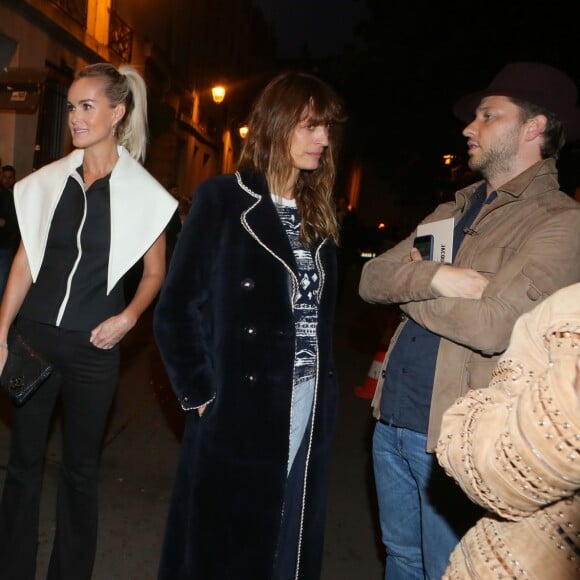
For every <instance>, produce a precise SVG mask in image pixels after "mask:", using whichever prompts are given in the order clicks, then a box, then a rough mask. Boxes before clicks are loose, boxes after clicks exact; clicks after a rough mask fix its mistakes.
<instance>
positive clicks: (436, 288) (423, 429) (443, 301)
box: [359, 62, 580, 580]
mask: <svg viewBox="0 0 580 580" xmlns="http://www.w3.org/2000/svg"><path fill="white" fill-rule="evenodd" d="M576 100H577V89H576V86H575V84H574V82H573V81H572V80H571V79H570V78H568V77H567V76H566V75H565V74H564V73H562V72H561V71H559V70H557V69H555V68H553V67H551V66H548V65H545V64H541V63H534V62H518V63H512V64H509V65H507V66H505V67H504V68H503V69H502V70H501V71H500V72H499V73H498V74H497V76H496V77H495V78H494V79H493V81H492V82H491V84H490V85H489V87H488V88H487V89H485V90H483V91H480V92H478V93H474V94H471V95H468V96H466V97H464V98H462V99H461V100H460V101H459V102H458V103H457V104H456V105H455V108H454V112H455V114H456V115H457V116H458V117H459V118H460V119H461V120H463V121H465V122H466V123H469V124H468V125H467V126H466V127H465V129H464V130H463V135H464V136H465V137H466V138H467V152H468V155H469V167H470V168H471V169H472V170H474V171H476V172H478V173H479V174H480V175H481V177H482V178H483V179H482V180H481V181H478V182H477V183H474V184H472V185H470V186H468V187H466V188H464V189H462V190H460V191H458V192H457V193H456V194H455V200H454V201H452V202H448V203H445V204H442V205H440V206H438V207H437V208H436V209H435V211H434V212H433V213H432V214H430V215H429V216H427V217H426V218H425V219H424V220H423V222H422V223H424V224H431V222H437V221H439V220H444V219H448V218H453V224H454V227H453V253H452V255H453V259H452V263H450V264H447V263H441V262H438V261H435V260H423V259H422V258H421V254H420V253H419V251H418V250H417V249H415V248H413V241H414V239H415V237H416V235H417V232H416V231H415V232H413V233H412V234H411V235H410V236H409V237H408V238H407V239H405V240H403V241H402V242H400V243H399V244H398V245H396V246H395V247H394V248H392V249H390V250H388V251H387V252H385V253H384V254H381V255H380V256H377V257H376V258H374V259H372V260H370V261H369V262H367V263H366V264H365V266H364V268H363V271H362V276H361V281H360V289H359V290H360V295H361V297H362V298H363V299H364V300H366V301H367V302H372V303H379V304H399V305H400V308H401V310H402V313H403V316H402V321H401V324H400V325H399V327H398V328H397V330H396V332H395V334H394V336H393V339H392V341H391V345H390V347H389V350H388V352H387V356H386V357H385V362H384V363H383V368H382V373H381V379H380V380H379V381H378V384H377V391H376V394H375V397H374V399H373V403H372V407H373V414H374V416H375V417H376V418H377V419H378V421H377V423H376V426H375V431H374V436H373V462H374V472H375V482H376V488H377V496H378V504H379V516H380V522H381V530H382V536H383V543H384V544H385V547H386V550H387V561H386V571H385V578H388V580H399V579H403V580H412V579H415V578H417V579H423V578H430V579H439V578H441V576H442V575H443V572H444V571H445V568H446V566H447V562H448V559H449V555H450V553H451V551H452V550H453V548H454V546H455V544H456V543H457V541H458V540H459V538H460V537H461V535H462V534H463V533H464V532H465V531H466V530H467V528H468V527H470V525H471V524H472V523H473V522H474V521H475V519H476V518H477V516H478V515H479V512H478V511H476V508H475V507H474V506H473V504H471V502H469V501H468V500H467V498H466V497H465V496H463V494H462V492H461V489H460V488H459V487H458V486H457V485H456V484H455V483H454V482H453V480H452V479H450V478H448V477H446V476H445V475H444V473H443V471H442V469H441V468H440V467H439V465H438V463H437V460H436V457H435V455H434V453H433V452H434V449H435V445H436V443H437V440H438V437H439V431H440V424H441V417H442V414H443V412H444V411H445V410H446V409H447V408H448V407H449V406H451V405H452V404H453V402H454V401H455V400H456V399H457V398H458V397H459V396H461V395H463V394H464V393H466V392H467V390H468V389H472V388H483V387H486V386H487V385H488V383H489V380H490V378H491V373H492V370H493V368H494V366H495V364H496V361H497V359H498V358H499V355H500V354H501V353H502V352H503V351H504V350H505V349H506V347H507V345H508V342H509V338H510V334H511V330H512V327H513V325H514V323H515V321H516V319H517V318H518V317H519V316H520V315H521V314H523V313H524V312H527V311H529V310H531V309H532V308H533V307H534V306H536V305H537V304H539V303H540V302H541V301H542V300H543V299H544V298H546V297H547V296H549V295H550V294H552V293H553V292H554V291H556V290H557V289H559V288H561V287H564V286H567V285H569V284H573V283H575V282H578V281H580V235H579V232H580V204H578V202H576V201H575V200H573V199H572V198H571V197H570V196H568V195H566V194H565V193H563V192H562V191H560V190H559V185H558V172H557V169H556V158H557V156H558V153H559V151H560V149H561V148H562V146H563V145H564V143H565V141H566V139H569V140H574V139H578V138H580V109H578V107H577V103H576ZM429 227H433V226H432V225H431V226H427V228H429ZM506 388H509V385H506Z"/></svg>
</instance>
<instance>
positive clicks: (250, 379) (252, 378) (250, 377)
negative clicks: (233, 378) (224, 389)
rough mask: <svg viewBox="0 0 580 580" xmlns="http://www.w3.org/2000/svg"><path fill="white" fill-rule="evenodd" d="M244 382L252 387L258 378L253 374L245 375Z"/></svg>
mask: <svg viewBox="0 0 580 580" xmlns="http://www.w3.org/2000/svg"><path fill="white" fill-rule="evenodd" d="M244 380H245V381H246V382H248V383H250V384H251V385H253V384H255V382H256V381H257V380H258V377H257V376H256V375H255V374H254V373H247V374H246V375H245V376H244Z"/></svg>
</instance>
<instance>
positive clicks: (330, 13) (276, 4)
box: [254, 0, 367, 58]
mask: <svg viewBox="0 0 580 580" xmlns="http://www.w3.org/2000/svg"><path fill="white" fill-rule="evenodd" d="M254 3H255V4H256V5H257V6H259V7H260V8H261V9H262V11H263V12H264V15H265V17H266V20H267V21H268V22H270V23H271V24H273V26H274V29H275V31H276V36H277V39H278V43H279V56H280V57H282V58H296V57H298V56H300V55H301V54H302V52H303V50H304V49H305V48H307V50H308V51H309V52H310V53H311V54H312V55H313V56H316V57H326V56H329V55H336V54H338V53H340V52H342V51H343V50H344V49H345V47H347V46H348V45H352V44H356V42H357V39H356V35H355V34H354V32H353V29H354V27H355V26H356V25H357V23H358V22H360V21H361V20H362V19H364V18H365V17H366V16H367V9H366V2H365V0H291V1H288V0H254Z"/></svg>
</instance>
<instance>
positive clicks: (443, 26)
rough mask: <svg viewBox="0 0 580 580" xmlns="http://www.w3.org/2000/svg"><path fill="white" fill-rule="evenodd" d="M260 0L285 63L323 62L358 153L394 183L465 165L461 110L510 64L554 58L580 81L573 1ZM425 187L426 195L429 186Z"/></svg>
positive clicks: (566, 163)
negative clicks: (447, 161)
mask: <svg viewBox="0 0 580 580" xmlns="http://www.w3.org/2000/svg"><path fill="white" fill-rule="evenodd" d="M254 2H255V3H256V5H258V6H260V7H261V8H262V9H263V12H264V15H265V17H266V19H267V20H268V21H269V22H271V23H272V24H273V26H274V30H275V32H276V36H277V39H278V44H279V57H280V58H281V59H287V58H288V59H297V58H302V57H304V55H305V54H310V55H311V56H312V58H313V59H314V60H315V59H317V58H318V59H321V63H322V64H321V65H320V69H319V70H320V72H321V73H322V74H321V76H323V77H325V78H326V80H328V81H330V82H331V84H332V85H333V86H334V87H335V88H336V89H337V90H338V92H339V93H340V94H341V95H342V96H343V98H344V99H345V101H346V103H347V105H348V111H349V116H350V122H349V125H350V133H349V135H348V143H347V146H348V148H349V149H350V152H351V153H354V154H355V155H359V156H360V157H361V158H364V159H365V160H367V161H369V162H370V163H373V164H374V166H375V167H376V173H377V174H378V178H379V179H385V180H388V181H389V183H394V182H397V180H398V182H399V183H405V182H406V181H407V177H406V176H405V175H408V174H409V173H410V174H411V175H412V176H413V177H416V176H418V175H419V171H418V168H416V165H415V164H416V162H417V160H420V162H421V163H423V164H424V166H423V169H424V173H425V175H427V176H428V177H427V181H429V180H430V183H429V186H434V184H433V179H432V176H433V175H434V174H435V170H436V165H437V164H440V163H441V159H442V155H443V154H448V153H450V154H454V155H456V156H458V158H461V157H463V159H462V162H464V161H465V158H466V145H465V138H464V137H463V136H462V135H461V131H462V129H463V127H464V124H463V123H462V122H460V121H459V120H458V119H456V118H455V117H454V116H453V113H452V107H453V104H454V103H455V102H456V100H457V99H458V98H460V97H461V96H463V95H464V94H467V93H470V92H473V91H475V90H479V89H482V88H485V87H486V86H487V85H488V84H489V82H490V81H491V80H492V78H493V77H494V76H495V74H497V72H498V71H499V70H500V69H501V68H502V66H503V65H505V64H507V63H509V62H516V61H539V62H545V63H547V64H551V65H553V66H556V67H558V68H560V69H562V70H564V71H565V72H566V73H568V74H569V75H570V76H571V77H572V78H574V80H575V81H576V83H577V85H580V40H579V38H580V36H579V27H578V19H577V18H576V15H575V5H576V4H577V2H573V1H570V0H550V2H549V3H539V2H537V1H534V0H486V2H485V3H479V4H469V3H466V2H465V1H464V0H461V1H460V0H446V2H444V3H439V2H434V1H432V0H413V1H412V2H405V3H394V2H389V1H388V0H254ZM305 49H306V51H305ZM330 57H335V58H334V59H332V58H330ZM324 67H329V68H327V69H325V68H324ZM563 153H564V154H563V155H562V156H561V161H560V162H559V163H560V165H561V167H564V169H566V171H565V176H564V174H562V177H563V179H562V181H564V182H565V183H564V184H563V185H565V187H563V188H564V190H565V191H570V190H571V191H573V189H574V187H575V183H576V182H577V183H579V184H580V143H574V144H569V145H568V146H567V148H566V149H565V151H564V152H563ZM405 171H407V173H406V174H405ZM394 187H398V186H394ZM417 189H418V191H419V194H418V196H419V197H421V196H422V193H421V192H423V191H424V190H425V187H424V186H423V185H419V186H418V188H417ZM380 191H381V192H383V191H384V188H383V186H381V187H380ZM381 195H384V193H381ZM401 199H402V200H404V202H405V203H408V204H409V205H410V206H412V205H415V204H417V203H418V202H419V201H420V200H419V198H416V199H414V198H413V197H412V196H411V195H408V194H403V193H401ZM373 211H374V210H373ZM419 211H422V210H419ZM375 215H376V214H375Z"/></svg>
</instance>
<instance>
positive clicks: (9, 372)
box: [0, 326, 52, 406]
mask: <svg viewBox="0 0 580 580" xmlns="http://www.w3.org/2000/svg"><path fill="white" fill-rule="evenodd" d="M50 373H52V364H51V363H49V362H48V361H47V360H45V359H44V358H43V357H42V356H41V355H39V354H38V353H37V352H36V351H35V350H34V349H33V348H32V347H31V346H30V345H29V344H28V343H27V342H26V340H25V339H24V337H23V336H22V335H21V334H20V333H19V332H18V330H17V329H16V328H15V327H14V326H12V327H11V328H10V330H9V331H8V358H7V359H6V364H5V365H4V369H3V370H2V374H1V375H0V383H1V384H2V386H3V387H4V388H5V389H6V391H7V392H8V395H9V397H10V399H11V400H12V402H13V403H14V404H15V405H17V406H21V405H23V404H24V403H25V402H26V401H28V399H29V398H30V397H31V396H32V395H33V394H34V393H35V392H36V390H37V389H38V387H39V386H40V385H41V384H42V382H43V381H45V380H46V379H47V378H48V377H49V376H50Z"/></svg>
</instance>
